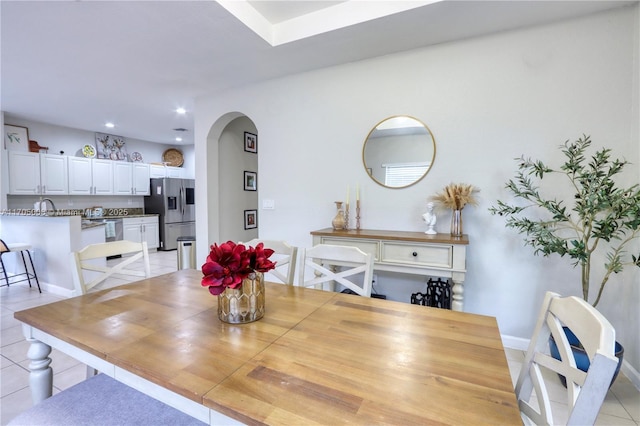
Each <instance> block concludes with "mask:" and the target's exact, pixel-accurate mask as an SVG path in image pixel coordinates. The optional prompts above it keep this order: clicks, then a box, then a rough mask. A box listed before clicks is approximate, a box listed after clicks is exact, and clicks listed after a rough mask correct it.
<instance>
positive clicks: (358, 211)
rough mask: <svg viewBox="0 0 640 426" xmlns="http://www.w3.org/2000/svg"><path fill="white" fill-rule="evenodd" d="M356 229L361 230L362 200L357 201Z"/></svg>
mask: <svg viewBox="0 0 640 426" xmlns="http://www.w3.org/2000/svg"><path fill="white" fill-rule="evenodd" d="M356 229H358V230H359V229H360V200H356Z"/></svg>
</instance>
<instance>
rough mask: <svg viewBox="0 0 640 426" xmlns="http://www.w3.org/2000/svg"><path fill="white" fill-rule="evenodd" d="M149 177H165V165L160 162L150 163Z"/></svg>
mask: <svg viewBox="0 0 640 426" xmlns="http://www.w3.org/2000/svg"><path fill="white" fill-rule="evenodd" d="M149 177H151V178H152V179H154V178H163V177H167V172H166V170H165V167H164V166H163V165H162V164H150V165H149Z"/></svg>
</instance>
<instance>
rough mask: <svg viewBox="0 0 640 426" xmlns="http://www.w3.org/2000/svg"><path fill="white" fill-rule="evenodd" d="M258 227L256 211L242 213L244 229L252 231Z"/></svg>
mask: <svg viewBox="0 0 640 426" xmlns="http://www.w3.org/2000/svg"><path fill="white" fill-rule="evenodd" d="M257 227H258V210H245V211H244V229H254V228H257Z"/></svg>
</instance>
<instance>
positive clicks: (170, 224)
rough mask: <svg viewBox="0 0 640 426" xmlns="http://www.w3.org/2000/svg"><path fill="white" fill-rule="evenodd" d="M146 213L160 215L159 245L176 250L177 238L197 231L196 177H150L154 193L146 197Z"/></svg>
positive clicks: (162, 248) (191, 234)
mask: <svg viewBox="0 0 640 426" xmlns="http://www.w3.org/2000/svg"><path fill="white" fill-rule="evenodd" d="M144 210H145V213H147V214H158V215H159V226H160V247H158V250H175V249H177V248H178V242H177V241H178V237H191V236H195V234H196V222H195V220H196V206H195V181H194V180H193V179H176V178H161V179H151V195H148V196H146V197H144Z"/></svg>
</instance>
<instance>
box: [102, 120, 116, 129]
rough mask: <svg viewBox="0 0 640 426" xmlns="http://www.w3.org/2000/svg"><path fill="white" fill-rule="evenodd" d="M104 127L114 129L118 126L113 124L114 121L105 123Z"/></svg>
mask: <svg viewBox="0 0 640 426" xmlns="http://www.w3.org/2000/svg"><path fill="white" fill-rule="evenodd" d="M104 127H108V128H110V129H113V128H114V127H116V125H115V124H113V123H112V122H108V123H104Z"/></svg>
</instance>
